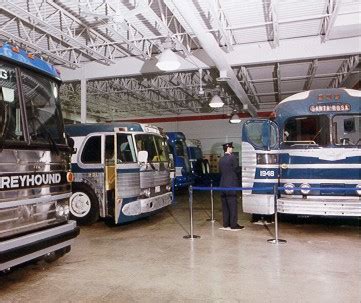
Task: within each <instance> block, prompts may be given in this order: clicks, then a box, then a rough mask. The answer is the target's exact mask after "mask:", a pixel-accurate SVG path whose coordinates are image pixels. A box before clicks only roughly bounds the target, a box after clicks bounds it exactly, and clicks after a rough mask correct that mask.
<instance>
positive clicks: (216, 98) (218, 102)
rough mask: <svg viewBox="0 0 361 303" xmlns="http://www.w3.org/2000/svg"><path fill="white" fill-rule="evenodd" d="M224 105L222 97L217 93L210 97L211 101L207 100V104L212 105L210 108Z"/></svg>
mask: <svg viewBox="0 0 361 303" xmlns="http://www.w3.org/2000/svg"><path fill="white" fill-rule="evenodd" d="M223 105H224V103H223V101H222V99H221V97H220V96H218V95H214V96H213V97H212V100H211V102H209V106H210V107H212V108H220V107H222V106H223Z"/></svg>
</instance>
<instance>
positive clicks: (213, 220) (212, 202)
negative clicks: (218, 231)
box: [207, 180, 216, 223]
mask: <svg viewBox="0 0 361 303" xmlns="http://www.w3.org/2000/svg"><path fill="white" fill-rule="evenodd" d="M207 221H210V222H212V223H214V222H216V220H215V219H214V199H213V180H211V218H210V219H207Z"/></svg>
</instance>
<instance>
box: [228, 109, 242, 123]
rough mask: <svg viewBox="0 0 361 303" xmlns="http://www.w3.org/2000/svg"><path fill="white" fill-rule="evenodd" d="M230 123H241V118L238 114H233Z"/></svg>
mask: <svg viewBox="0 0 361 303" xmlns="http://www.w3.org/2000/svg"><path fill="white" fill-rule="evenodd" d="M229 123H232V124H237V123H241V118H240V117H239V115H238V114H237V112H234V113H233V115H232V117H231V119H229Z"/></svg>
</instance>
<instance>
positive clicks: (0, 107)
mask: <svg viewBox="0 0 361 303" xmlns="http://www.w3.org/2000/svg"><path fill="white" fill-rule="evenodd" d="M59 85H60V78H59V75H58V73H57V71H56V70H55V68H54V67H53V66H51V65H50V64H48V63H47V62H45V61H43V60H41V59H39V58H36V57H34V56H33V55H32V54H28V53H26V52H25V51H23V50H21V49H19V48H18V47H16V46H14V45H10V44H7V43H3V44H1V45H0V271H4V270H7V269H9V268H11V267H13V266H15V265H18V264H20V263H24V262H26V261H29V260H32V259H36V258H39V257H42V256H46V257H48V259H50V258H54V257H57V256H61V255H63V254H65V253H66V252H68V251H69V250H70V246H71V244H72V243H73V239H74V238H75V237H76V236H77V235H78V233H79V228H78V227H77V226H76V222H75V221H69V220H68V218H69V206H68V202H69V198H70V196H71V183H70V182H71V180H72V174H71V172H70V163H69V159H70V152H71V149H70V148H69V146H68V143H67V139H66V137H65V133H64V126H63V120H62V114H61V109H60V101H59V96H58V91H59ZM49 257H50V258H49Z"/></svg>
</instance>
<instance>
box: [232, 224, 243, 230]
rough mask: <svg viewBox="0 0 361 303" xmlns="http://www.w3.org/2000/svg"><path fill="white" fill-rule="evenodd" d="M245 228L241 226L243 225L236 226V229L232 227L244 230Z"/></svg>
mask: <svg viewBox="0 0 361 303" xmlns="http://www.w3.org/2000/svg"><path fill="white" fill-rule="evenodd" d="M243 228H244V226H241V225H238V224H237V225H236V226H235V227H231V229H243Z"/></svg>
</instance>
